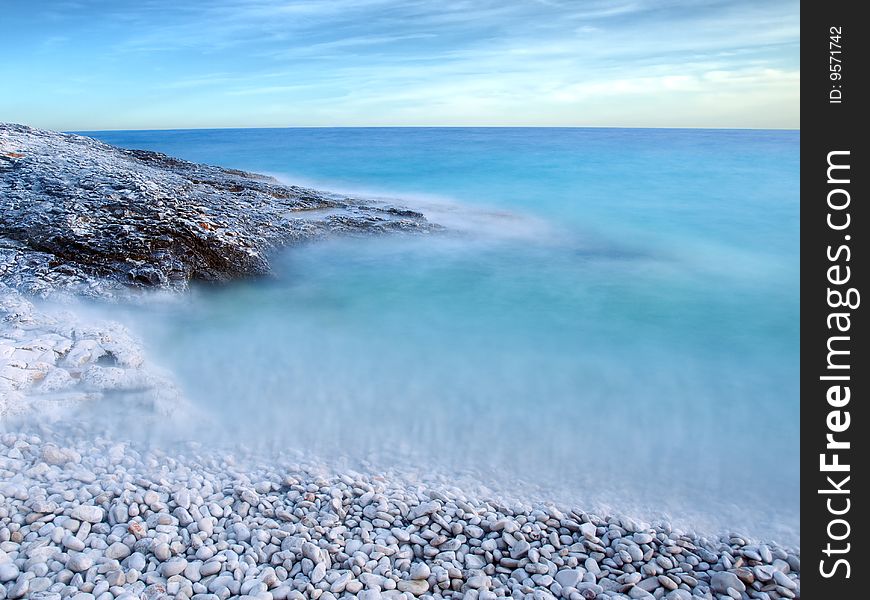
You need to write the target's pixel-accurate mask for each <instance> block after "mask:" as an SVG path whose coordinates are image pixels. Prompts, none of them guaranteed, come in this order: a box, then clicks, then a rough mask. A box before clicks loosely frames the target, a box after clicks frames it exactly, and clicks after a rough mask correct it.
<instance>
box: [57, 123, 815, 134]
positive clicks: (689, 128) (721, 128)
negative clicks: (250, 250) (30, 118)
mask: <svg viewBox="0 0 870 600" xmlns="http://www.w3.org/2000/svg"><path fill="white" fill-rule="evenodd" d="M245 129H253V130H258V129H638V130H658V129H661V130H681V131H797V132H799V131H800V127H724V126H683V127H654V126H640V125H633V126H631V125H630V126H621V125H275V126H226V127H153V128H145V127H136V128H122V127H119V128H110V129H59V130H58V131H63V132H65V133H102V132H112V131H213V130H245Z"/></svg>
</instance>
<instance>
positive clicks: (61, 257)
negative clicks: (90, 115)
mask: <svg viewBox="0 0 870 600" xmlns="http://www.w3.org/2000/svg"><path fill="white" fill-rule="evenodd" d="M432 228H433V226H432V225H431V224H429V223H428V222H427V221H426V220H425V219H424V218H423V216H422V215H421V214H419V213H416V212H413V211H410V210H406V209H401V208H396V207H391V206H387V205H382V204H376V203H365V202H361V201H358V200H354V199H351V198H346V197H341V196H335V195H330V194H326V193H322V192H317V191H314V190H310V189H305V188H300V187H296V186H285V185H282V184H280V183H279V182H278V181H277V180H275V179H273V178H271V177H266V176H263V175H256V174H252V173H246V172H243V171H238V170H234V169H224V168H220V167H213V166H208V165H202V164H196V163H192V162H188V161H184V160H180V159H177V158H172V157H169V156H166V155H165V154H160V153H157V152H149V151H145V150H125V149H122V148H117V147H114V146H110V145H108V144H104V143H102V142H99V141H97V140H94V139H92V138H88V137H84V136H80V135H70V134H64V133H57V132H52V131H45V130H40V129H34V128H31V127H27V126H24V125H10V124H0V282H4V283H7V284H9V285H11V286H14V287H16V288H18V289H21V290H23V291H27V292H30V293H37V294H40V295H50V294H51V293H52V292H53V291H55V290H58V289H63V290H65V291H71V292H75V293H79V294H85V295H92V296H94V295H102V296H105V295H110V294H111V293H113V292H112V290H113V289H114V290H118V289H121V288H122V287H127V286H134V287H158V286H159V287H184V286H185V285H186V284H187V282H189V281H190V280H203V281H226V280H229V279H233V278H237V277H244V276H251V275H260V274H264V273H266V272H267V271H268V270H269V262H268V258H269V254H270V252H271V251H273V250H274V249H275V248H277V247H279V246H282V245H286V244H289V243H293V242H298V241H301V240H306V239H311V238H316V237H321V236H324V235H327V234H330V233H344V234H354V233H359V234H366V233H378V232H385V231H429V230H431V229H432Z"/></svg>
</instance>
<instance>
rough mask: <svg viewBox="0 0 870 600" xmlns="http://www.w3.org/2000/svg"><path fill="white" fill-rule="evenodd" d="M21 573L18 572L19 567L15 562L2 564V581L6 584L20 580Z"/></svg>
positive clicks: (0, 577)
mask: <svg viewBox="0 0 870 600" xmlns="http://www.w3.org/2000/svg"><path fill="white" fill-rule="evenodd" d="M19 573H20V571H19V570H18V566H17V565H16V564H15V563H13V562H4V563H0V581H2V582H3V583H6V582H7V581H14V580H15V579H18V574H19Z"/></svg>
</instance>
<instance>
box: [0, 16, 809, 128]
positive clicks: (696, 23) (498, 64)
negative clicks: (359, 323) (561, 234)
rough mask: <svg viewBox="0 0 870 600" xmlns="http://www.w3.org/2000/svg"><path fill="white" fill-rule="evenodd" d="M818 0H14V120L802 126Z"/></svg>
mask: <svg viewBox="0 0 870 600" xmlns="http://www.w3.org/2000/svg"><path fill="white" fill-rule="evenodd" d="M799 24H800V21H799V2H798V1H792V0H788V1H781V0H762V1H757V0H755V1H743V0H735V1H717V0H710V1H707V0H697V1H683V0H676V1H673V0H610V1H604V0H588V1H586V0H573V1H571V0H408V1H398V0H211V1H199V2H194V1H191V0H137V1H135V2H127V1H125V0H95V1H86V0H82V1H75V0H0V39H2V44H3V54H2V57H0V81H2V87H3V93H2V94H0V121H12V122H23V123H28V124H32V125H36V126H41V127H49V128H55V129H65V130H86V129H140V128H144V129H148V128H185V127H268V126H276V127H280V126H364V125H374V126H381V125H397V126H405V125H435V126H440V125H492V126H501V125H546V126H549V125H555V126H626V127H753V128H759V127H760V128H798V127H799V124H800V121H799V108H800V96H799V89H798V88H799V79H800V62H799V47H800V37H799Z"/></svg>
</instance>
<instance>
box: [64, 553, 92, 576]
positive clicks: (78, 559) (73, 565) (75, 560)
mask: <svg viewBox="0 0 870 600" xmlns="http://www.w3.org/2000/svg"><path fill="white" fill-rule="evenodd" d="M92 566H94V560H93V559H92V558H91V557H90V556H88V555H87V554H81V553H76V554H71V555H70V557H69V560H68V561H66V568H67V569H69V570H70V571H72V572H74V573H81V572H82V571H87V570H88V569H90V568H91V567H92Z"/></svg>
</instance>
